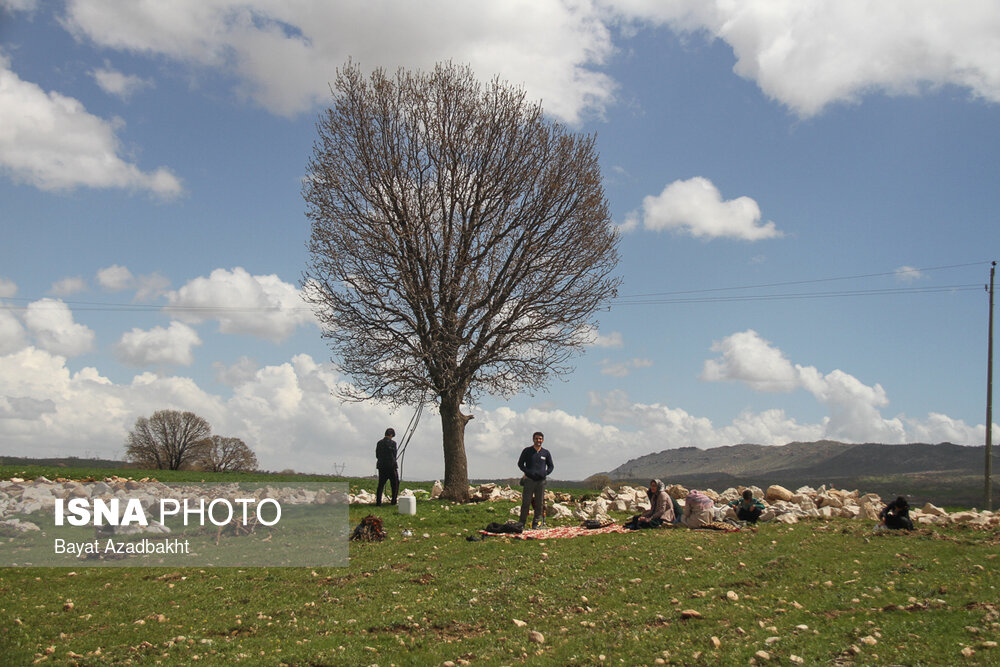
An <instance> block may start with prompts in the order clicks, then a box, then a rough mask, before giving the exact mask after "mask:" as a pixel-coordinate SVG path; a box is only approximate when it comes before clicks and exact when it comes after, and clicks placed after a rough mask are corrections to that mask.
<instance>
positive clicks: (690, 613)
mask: <svg viewBox="0 0 1000 667" xmlns="http://www.w3.org/2000/svg"><path fill="white" fill-rule="evenodd" d="M681 618H694V619H699V618H702V615H701V612H699V611H695V610H694V609H685V610H684V611H682V612H681Z"/></svg>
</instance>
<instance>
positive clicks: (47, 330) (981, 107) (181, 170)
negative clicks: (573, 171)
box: [0, 0, 1000, 479]
mask: <svg viewBox="0 0 1000 667" xmlns="http://www.w3.org/2000/svg"><path fill="white" fill-rule="evenodd" d="M956 7H958V9H956ZM998 44H1000V7H998V6H997V5H996V3H995V2H990V1H987V0H978V1H969V2H964V3H962V4H961V5H958V6H956V5H955V4H954V3H950V2H944V1H929V0H920V1H909V2H904V1H902V0H884V1H883V2H879V3H875V4H874V5H873V4H872V3H868V2H860V1H857V0H839V1H837V2H818V1H813V2H800V1H796V2H775V1H773V0H767V1H756V2H754V1H748V2H745V3H729V2H721V1H720V2H705V1H703V0H675V1H673V2H644V1H641V0H634V1H631V2H613V3H612V2H605V1H596V0H595V1H587V0H579V1H575V2H558V1H549V2H536V1H534V0H533V1H531V2H505V3H495V2H466V1H464V0H463V1H461V2H459V1H457V0H456V1H454V2H436V3H410V2H401V1H400V2H396V1H392V0H385V1H383V2H344V3H327V2H320V1H318V0H317V1H316V2H296V3H273V2H268V1H266V0H244V1H242V2H234V1H229V0H211V1H209V0H187V1H174V2H169V3H156V2H129V1H125V0H121V1H119V2H106V1H105V2H97V1H96V0H71V1H67V2H45V3H43V2H35V1H33V0H0V202H2V205H0V225H2V232H3V243H2V244H0V455H36V456H56V455H77V456H106V457H117V456H120V455H121V454H122V452H123V449H124V444H123V443H124V440H125V435H126V433H127V431H128V430H129V428H130V427H131V426H132V424H134V422H135V420H136V418H137V417H140V416H144V415H149V414H151V413H152V412H153V411H155V410H157V409H163V408H172V409H180V410H192V411H194V412H196V413H198V414H200V415H202V416H203V417H205V418H206V419H208V421H209V422H210V423H211V425H212V427H213V430H214V432H215V433H218V434H221V435H226V436H235V437H240V438H242V439H244V441H246V442H247V444H248V445H249V446H250V447H251V448H253V449H254V450H255V451H256V452H257V454H258V457H259V459H260V461H261V464H262V466H263V467H264V468H266V469H272V470H280V469H284V468H294V469H296V470H302V471H310V472H333V471H334V470H335V469H339V468H340V466H344V469H345V471H346V472H347V474H352V475H366V474H371V473H373V472H374V443H375V441H376V440H377V439H378V437H379V436H380V434H381V431H382V430H383V429H384V428H385V427H386V426H390V425H391V426H394V427H395V428H396V430H397V431H400V432H401V431H402V430H403V429H404V428H405V427H406V424H407V423H408V422H409V420H410V417H411V416H412V410H406V409H404V410H400V411H398V412H395V413H393V412H391V411H390V410H389V409H388V408H386V407H385V406H381V405H378V404H372V403H365V404H343V403H341V402H340V401H339V400H338V399H336V398H335V397H333V396H332V395H331V391H332V390H333V389H335V388H336V387H337V386H338V385H339V384H340V383H349V382H350V378H349V377H345V376H342V375H341V374H339V372H338V370H337V367H336V365H335V363H332V362H331V359H330V353H329V351H328V350H327V349H326V347H325V345H324V343H323V341H322V340H321V338H320V332H319V329H318V328H317V326H316V324H315V322H314V320H313V318H312V315H311V313H310V311H309V310H308V308H307V307H306V306H305V304H304V303H303V302H302V301H301V299H300V297H299V287H298V283H299V279H300V276H301V274H302V272H303V270H304V268H305V262H306V251H305V243H306V239H307V235H308V222H307V220H306V218H305V215H304V210H305V206H304V203H303V201H302V198H301V194H300V189H301V180H302V178H303V176H304V172H305V168H306V163H307V160H308V158H309V156H310V153H311V150H312V143H313V140H314V138H315V121H316V118H317V116H318V114H319V112H320V111H321V110H322V109H323V108H324V107H325V105H327V104H328V103H329V99H330V98H329V95H330V93H329V88H328V82H329V81H330V80H332V79H333V77H334V73H335V71H336V68H337V67H338V66H341V65H342V64H344V63H345V62H346V61H347V60H348V59H349V58H350V59H353V60H354V62H356V63H358V64H359V65H360V66H361V67H362V68H364V69H366V70H370V69H371V68H374V67H385V68H387V69H389V70H395V69H396V68H397V67H400V66H402V67H407V68H428V67H430V66H432V65H433V64H434V63H435V62H438V61H442V60H448V59H450V60H453V61H455V62H460V63H467V64H469V65H470V66H471V67H472V68H473V70H474V71H475V72H476V73H477V74H479V75H480V76H481V77H482V78H484V79H488V78H491V77H493V76H495V75H499V76H501V77H502V78H504V79H506V80H508V81H509V82H511V83H513V84H516V85H519V86H523V87H524V88H525V89H526V91H527V92H528V94H529V96H531V97H532V98H536V99H540V100H542V104H543V106H544V108H545V109H546V111H547V113H548V114H549V115H550V116H551V117H552V118H553V119H554V120H557V121H559V122H563V123H566V124H567V125H569V126H570V127H571V128H572V129H574V130H576V131H580V132H587V133H596V135H597V149H598V151H599V152H600V155H601V164H602V169H603V172H604V176H605V181H606V182H605V187H606V194H607V197H608V201H609V203H610V207H611V211H612V214H613V216H614V220H615V224H616V225H619V226H620V227H621V228H622V241H621V256H622V259H621V264H620V266H619V273H620V275H621V276H622V278H623V280H624V284H623V287H622V289H621V292H620V297H619V299H618V300H617V301H616V302H615V303H614V304H613V305H612V307H611V308H610V310H609V311H608V312H604V313H601V314H600V317H599V320H600V324H599V328H598V329H596V330H595V331H594V332H593V336H592V339H593V343H592V344H591V345H590V346H588V348H587V349H586V351H585V353H584V354H583V355H581V356H580V357H578V358H577V359H576V370H575V372H573V373H572V374H571V375H569V376H567V377H565V378H561V379H554V380H552V382H551V383H550V385H549V390H548V391H547V392H542V393H539V394H537V395H535V396H528V395H519V396H516V397H514V398H513V399H511V400H509V401H503V400H498V399H491V398H487V399H485V400H484V401H482V403H481V404H479V405H475V406H469V408H468V409H469V410H470V411H471V412H472V413H473V414H474V415H475V419H474V420H473V421H472V422H470V423H469V426H468V429H467V431H466V447H467V450H468V454H469V471H470V475H471V476H473V477H495V476H514V475H515V473H516V466H515V462H516V457H517V454H518V452H519V451H520V449H521V447H522V446H524V445H526V444H527V443H528V441H529V439H530V434H531V432H533V431H535V430H542V431H544V432H545V433H546V436H547V439H546V444H547V446H548V447H549V448H550V450H551V451H552V454H553V459H554V460H555V463H556V473H555V476H556V477H559V478H563V479H580V478H583V477H585V476H587V475H589V474H592V473H596V472H600V471H606V470H610V469H611V468H614V467H615V466H617V465H620V464H621V463H623V462H625V461H626V460H628V459H630V458H634V457H636V456H641V455H643V454H647V453H649V452H653V451H660V450H663V449H669V448H674V447H682V446H696V447H702V448H705V447H714V446H720V445H730V444H736V443H741V442H753V443H759V444H768V445H780V444H784V443H787V442H790V441H795V440H816V439H821V438H829V439H835V440H840V441H845V442H886V443H900V442H942V441H950V442H956V443H959V444H967V445H981V444H982V442H983V440H984V437H985V427H984V422H985V419H984V417H985V388H986V342H987V341H986V338H987V336H986V325H987V305H988V301H987V296H986V292H985V290H984V289H983V286H984V284H985V283H986V282H987V280H988V277H989V263H990V262H991V261H992V260H995V259H997V256H998V255H1000V251H998V250H1000V244H998V240H1000V235H998V233H997V231H996V230H997V225H996V192H997V190H998V188H997V186H998V185H1000V150H998V148H1000V105H998V102H1000V53H998V46H997V45H998ZM333 361H335V360H333ZM414 407H415V406H414ZM998 436H1000V429H998V428H997V427H996V426H994V439H996V438H997V437H998ZM442 472H443V458H442V453H441V444H440V426H439V424H438V423H437V416H436V414H434V413H433V412H430V413H428V412H425V413H424V415H423V417H422V418H421V421H420V424H419V427H418V429H417V431H416V434H415V436H414V437H413V439H412V441H411V443H410V446H409V448H408V450H407V456H406V458H405V459H404V468H403V474H404V477H409V478H416V479H432V478H436V477H440V475H441V474H442Z"/></svg>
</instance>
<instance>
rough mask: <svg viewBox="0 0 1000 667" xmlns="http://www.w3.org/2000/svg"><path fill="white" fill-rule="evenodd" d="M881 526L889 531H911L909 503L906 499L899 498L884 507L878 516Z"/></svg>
mask: <svg viewBox="0 0 1000 667" xmlns="http://www.w3.org/2000/svg"><path fill="white" fill-rule="evenodd" d="M879 518H880V519H882V525H883V526H885V527H886V528H889V529H890V530H913V522H912V521H911V520H910V503H908V502H906V498H904V497H903V496H899V497H898V498H896V499H895V500H893V501H892V502H891V503H889V504H888V505H886V506H885V508H884V509H883V510H882V513H881V514H879Z"/></svg>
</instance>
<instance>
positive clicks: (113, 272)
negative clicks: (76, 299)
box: [97, 264, 135, 292]
mask: <svg viewBox="0 0 1000 667" xmlns="http://www.w3.org/2000/svg"><path fill="white" fill-rule="evenodd" d="M134 282H135V278H134V277H133V276H132V272H131V271H129V270H128V268H127V267H124V266H119V265H117V264H112V265H111V266H107V267H105V268H103V269H98V271H97V284H98V285H100V286H101V287H102V288H103V289H105V290H107V291H109V292H120V291H122V290H124V289H128V288H129V287H131V286H132V285H133V283H134Z"/></svg>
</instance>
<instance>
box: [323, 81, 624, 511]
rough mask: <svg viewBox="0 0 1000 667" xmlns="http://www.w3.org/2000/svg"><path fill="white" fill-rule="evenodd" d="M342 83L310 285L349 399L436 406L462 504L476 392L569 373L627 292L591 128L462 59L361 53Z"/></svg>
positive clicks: (534, 384)
mask: <svg viewBox="0 0 1000 667" xmlns="http://www.w3.org/2000/svg"><path fill="white" fill-rule="evenodd" d="M332 91H333V94H334V100H333V105H332V107H331V108H330V109H328V110H327V111H326V112H325V113H324V114H323V115H322V116H321V117H320V120H319V122H318V124H317V130H318V135H319V137H318V140H317V141H316V143H315V145H314V150H313V155H312V159H311V160H310V162H309V178H308V180H307V182H306V184H305V186H304V189H303V197H304V198H305V201H306V203H307V215H308V217H309V218H310V220H311V221H312V233H311V236H310V242H309V252H310V261H309V264H308V267H307V270H306V272H305V273H304V276H303V287H304V292H305V294H306V298H307V299H308V300H309V301H311V302H312V303H313V304H314V306H315V309H316V313H317V316H318V317H319V319H320V321H321V323H322V326H323V337H324V338H326V339H327V340H328V342H329V345H330V347H331V349H332V351H333V352H334V355H335V358H336V359H337V360H338V362H339V363H340V366H341V367H342V369H343V370H344V371H345V372H346V373H347V374H348V375H350V376H351V377H352V378H353V380H354V383H355V389H354V390H353V391H347V392H342V393H341V395H342V397H344V398H349V399H357V400H364V399H368V398H375V399H380V400H386V401H388V402H389V403H391V404H394V405H403V404H407V403H410V404H412V403H416V402H418V401H422V400H426V399H429V398H433V399H434V400H435V401H436V402H437V404H438V407H439V411H440V415H441V424H442V429H443V440H444V442H443V444H444V463H445V473H444V497H446V498H450V499H455V500H465V499H467V498H468V467H467V460H466V453H465V426H466V423H467V422H468V421H469V420H470V419H471V418H472V417H471V416H470V415H466V414H463V413H462V404H463V403H466V402H468V403H473V402H474V401H475V400H476V399H477V398H478V397H479V396H480V395H481V394H482V392H487V393H490V394H494V395H499V396H504V397H509V396H512V395H514V394H515V393H517V392H518V391H520V390H528V391H533V390H536V389H539V388H542V387H544V386H545V384H546V382H547V380H548V378H549V376H551V375H560V374H565V373H568V372H569V371H570V370H571V368H570V367H569V366H568V363H567V362H568V360H569V359H570V358H571V357H572V356H573V354H575V353H577V352H579V351H580V350H581V349H582V347H583V345H584V344H585V343H586V342H587V339H588V336H589V335H590V332H592V331H593V327H594V325H595V324H596V323H595V322H593V321H592V320H593V316H594V314H595V313H596V311H598V310H599V309H600V308H602V307H603V306H604V305H606V304H607V303H608V301H609V300H610V299H611V298H613V297H614V295H615V294H616V292H617V288H618V285H619V283H620V280H619V279H618V278H616V277H613V276H612V275H611V274H612V272H613V271H614V269H615V267H616V265H617V263H618V234H617V232H616V230H615V229H614V228H613V227H612V226H611V224H610V217H609V213H608V206H607V202H606V200H605V198H604V190H603V187H602V185H601V172H600V167H599V165H598V159H597V154H596V152H595V150H594V139H593V137H591V136H581V135H576V134H573V133H570V132H569V131H567V130H566V129H565V128H564V127H563V126H561V125H559V124H557V123H555V122H553V121H551V120H549V119H546V118H545V117H544V116H543V115H542V108H541V105H540V104H538V103H532V102H529V101H527V100H526V99H525V93H524V92H523V91H522V90H520V89H518V88H514V87H511V86H510V85H508V84H506V83H505V82H502V81H500V80H499V79H494V80H493V81H491V82H490V83H489V84H486V85H484V84H481V83H480V82H479V81H477V80H476V78H475V77H474V76H473V74H472V72H471V71H470V70H469V68H467V67H461V66H456V65H453V64H450V63H448V64H440V65H438V66H437V67H435V69H434V70H433V71H432V72H409V71H405V70H402V69H401V70H399V71H398V72H397V74H396V75H395V76H394V77H392V76H390V75H387V74H386V73H385V72H383V71H382V70H378V71H376V72H374V73H373V74H372V75H371V76H370V77H369V78H366V77H364V76H363V75H362V73H361V71H360V69H359V68H358V67H357V66H356V65H353V64H351V63H348V64H347V66H346V67H344V68H343V69H342V70H339V71H338V73H337V79H336V82H335V83H334V84H333V86H332Z"/></svg>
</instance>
